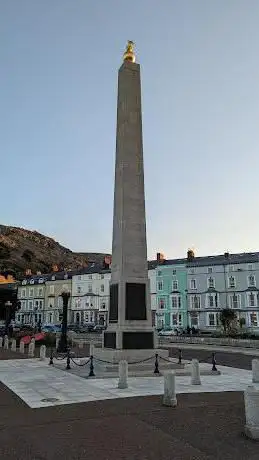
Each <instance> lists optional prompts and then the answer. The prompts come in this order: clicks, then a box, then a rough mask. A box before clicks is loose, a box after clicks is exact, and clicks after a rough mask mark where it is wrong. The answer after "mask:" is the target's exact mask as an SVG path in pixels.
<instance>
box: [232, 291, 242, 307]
mask: <svg viewBox="0 0 259 460" xmlns="http://www.w3.org/2000/svg"><path fill="white" fill-rule="evenodd" d="M239 307H240V294H233V295H231V296H230V308H239Z"/></svg>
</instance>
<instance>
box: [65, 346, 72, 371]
mask: <svg viewBox="0 0 259 460" xmlns="http://www.w3.org/2000/svg"><path fill="white" fill-rule="evenodd" d="M69 369H71V366H70V348H68V349H67V365H66V370H69Z"/></svg>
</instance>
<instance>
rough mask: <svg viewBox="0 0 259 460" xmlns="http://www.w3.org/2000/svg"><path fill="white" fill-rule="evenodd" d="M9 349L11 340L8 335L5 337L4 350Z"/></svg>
mask: <svg viewBox="0 0 259 460" xmlns="http://www.w3.org/2000/svg"><path fill="white" fill-rule="evenodd" d="M8 348H9V338H8V335H5V336H4V349H5V350H8Z"/></svg>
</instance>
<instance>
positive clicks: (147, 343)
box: [122, 332, 154, 350]
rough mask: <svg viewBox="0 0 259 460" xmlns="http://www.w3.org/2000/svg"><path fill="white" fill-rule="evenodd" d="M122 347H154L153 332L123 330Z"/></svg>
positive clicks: (135, 348) (131, 348)
mask: <svg viewBox="0 0 259 460" xmlns="http://www.w3.org/2000/svg"><path fill="white" fill-rule="evenodd" d="M122 346H123V348H125V349H126V350H141V349H150V350H151V349H152V348H154V334H153V332H123V345H122Z"/></svg>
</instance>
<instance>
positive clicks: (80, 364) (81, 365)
mask: <svg viewBox="0 0 259 460" xmlns="http://www.w3.org/2000/svg"><path fill="white" fill-rule="evenodd" d="M71 361H72V362H73V363H74V364H75V365H76V366H79V367H83V366H87V364H89V363H90V358H89V359H88V361H86V362H85V363H77V362H76V361H75V360H74V359H73V358H72V357H71Z"/></svg>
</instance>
